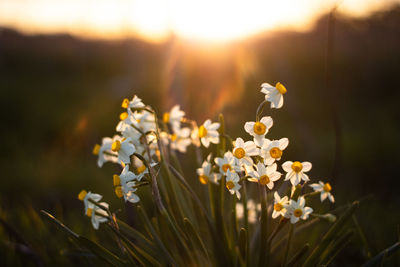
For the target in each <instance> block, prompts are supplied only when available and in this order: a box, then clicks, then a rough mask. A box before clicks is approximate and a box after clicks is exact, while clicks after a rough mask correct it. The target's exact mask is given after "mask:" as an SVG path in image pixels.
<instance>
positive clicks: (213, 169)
mask: <svg viewBox="0 0 400 267" xmlns="http://www.w3.org/2000/svg"><path fill="white" fill-rule="evenodd" d="M261 87H262V89H261V92H262V93H264V94H265V101H264V102H263V103H261V105H260V107H261V106H263V105H265V104H266V103H268V102H269V103H270V106H271V108H276V109H278V108H281V107H282V106H283V96H284V95H285V94H286V93H287V89H286V88H285V86H283V85H282V84H281V83H277V84H276V86H275V87H274V86H272V85H270V84H268V83H263V84H262V85H261ZM121 107H122V108H123V109H124V111H123V112H122V113H121V114H120V116H119V119H120V121H119V122H118V124H117V126H116V132H117V134H116V135H114V136H113V137H112V138H111V137H104V138H103V139H102V143H101V145H95V147H94V149H93V154H95V155H97V156H98V161H97V164H98V166H99V167H102V166H103V164H104V163H105V162H112V163H116V164H119V165H120V166H121V173H120V174H114V175H113V185H114V191H115V194H116V196H117V197H118V198H124V200H125V201H128V202H131V203H137V202H139V201H140V198H139V196H138V193H137V191H138V189H139V187H141V186H144V185H147V184H151V183H152V178H153V179H155V177H153V176H154V174H152V171H153V170H154V168H155V167H156V165H157V164H158V163H159V162H162V161H163V150H164V149H166V148H167V150H168V149H169V150H172V151H179V152H181V153H185V152H186V151H187V148H188V146H190V145H192V144H193V145H194V146H195V147H200V146H201V145H202V146H203V147H204V149H206V150H207V149H212V148H213V147H211V144H214V145H216V144H220V142H221V140H224V141H227V140H231V139H228V138H227V135H226V134H225V133H224V132H223V130H221V122H212V121H211V120H210V119H207V120H205V121H204V123H203V124H201V125H200V126H197V124H196V123H195V122H194V121H190V120H188V119H187V118H185V112H184V111H182V110H181V109H180V107H179V106H178V105H176V106H174V107H172V109H171V110H170V111H169V112H165V113H164V114H163V115H162V117H161V118H160V119H159V118H157V115H156V113H155V112H154V110H153V109H152V108H151V107H149V106H147V105H145V104H144V103H143V102H142V100H141V99H140V98H138V97H137V96H136V95H135V96H134V97H133V99H132V100H129V99H124V100H123V101H122V104H121ZM260 107H259V109H260ZM259 117H260V114H258V110H257V115H256V120H255V121H248V122H245V124H244V130H245V131H246V132H247V134H248V135H249V136H248V138H249V140H245V139H243V138H242V137H237V138H236V139H235V140H234V141H232V142H230V147H231V149H229V150H226V149H223V151H221V150H218V149H217V152H216V153H215V154H213V153H212V152H211V151H210V152H209V153H208V156H207V158H206V159H205V160H204V161H203V163H202V165H201V167H199V168H198V169H197V175H198V179H199V181H200V183H201V184H203V185H205V184H208V183H211V184H214V185H218V186H221V187H225V188H226V190H228V191H229V193H230V194H232V195H236V197H237V198H238V199H240V198H241V190H243V189H242V188H243V183H246V182H253V183H257V184H258V185H259V186H260V187H261V188H262V190H265V191H266V192H267V193H268V192H271V193H272V194H273V196H274V204H273V205H271V207H270V208H271V210H272V212H271V213H272V218H277V217H279V216H282V217H283V218H286V219H290V221H291V223H296V222H297V221H299V220H300V219H303V220H306V219H307V218H308V216H309V214H311V213H312V212H313V209H312V208H310V207H307V206H305V205H306V196H307V194H306V195H303V196H302V195H301V194H299V195H298V196H293V193H292V194H290V195H284V196H282V197H281V196H280V194H279V193H278V191H279V188H278V190H276V188H277V187H278V186H277V184H278V185H279V187H280V186H281V185H282V184H283V183H284V182H285V181H290V186H292V187H293V188H294V187H296V186H300V187H303V186H304V184H306V183H307V182H309V181H310V178H309V176H308V175H307V174H306V173H308V172H309V171H310V170H311V168H312V164H311V163H310V162H307V161H303V162H301V161H286V162H284V163H283V164H280V162H281V159H282V158H283V156H284V155H283V154H284V153H283V152H284V151H285V149H286V148H287V147H288V145H289V139H288V138H286V137H283V138H280V139H278V140H272V139H269V138H268V137H267V134H268V133H269V131H270V129H271V128H272V126H273V125H274V121H273V119H272V118H271V117H270V116H263V117H261V118H259ZM214 155H215V156H214ZM284 172H285V173H286V174H285V178H284V179H281V177H282V174H283V173H284ZM279 180H281V181H282V180H283V181H282V182H280V181H279ZM310 187H311V188H313V189H314V191H315V194H320V196H321V201H323V200H325V199H326V198H328V199H329V200H330V201H331V202H334V197H333V196H332V194H331V189H332V188H331V186H330V184H329V183H323V182H319V183H318V184H311V185H310ZM274 190H275V191H274ZM281 191H282V190H281ZM272 194H271V196H272ZM79 199H81V200H82V201H83V202H84V203H85V214H87V215H88V216H91V218H92V223H93V226H94V227H95V228H96V229H97V228H98V225H99V223H101V222H105V221H107V213H105V210H104V209H101V208H99V207H98V205H95V203H98V201H100V199H101V196H100V195H98V194H92V193H90V192H86V191H82V192H81V193H80V194H79ZM249 203H250V202H249ZM249 203H248V205H250V206H249V207H248V208H249V210H251V212H250V213H251V222H255V221H256V219H257V210H256V208H255V207H256V206H257V205H255V204H254V203H253V204H249ZM99 205H100V206H102V207H103V208H105V209H108V205H107V204H106V203H104V202H103V203H99ZM238 205H239V206H238V207H239V208H238V209H239V211H240V205H242V204H238ZM257 207H258V206H257ZM241 210H243V206H241ZM238 213H239V212H238Z"/></svg>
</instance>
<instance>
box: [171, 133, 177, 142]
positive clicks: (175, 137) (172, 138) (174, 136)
mask: <svg viewBox="0 0 400 267" xmlns="http://www.w3.org/2000/svg"><path fill="white" fill-rule="evenodd" d="M176 139H178V136H177V135H176V134H172V135H171V141H172V142H174V141H176Z"/></svg>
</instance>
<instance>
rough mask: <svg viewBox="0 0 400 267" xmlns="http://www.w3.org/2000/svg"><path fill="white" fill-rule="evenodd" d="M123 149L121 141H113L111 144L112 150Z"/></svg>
mask: <svg viewBox="0 0 400 267" xmlns="http://www.w3.org/2000/svg"><path fill="white" fill-rule="evenodd" d="M120 149H121V142H120V141H118V140H117V141H115V142H114V143H112V145H111V150H112V151H114V152H118V151H119V150H120Z"/></svg>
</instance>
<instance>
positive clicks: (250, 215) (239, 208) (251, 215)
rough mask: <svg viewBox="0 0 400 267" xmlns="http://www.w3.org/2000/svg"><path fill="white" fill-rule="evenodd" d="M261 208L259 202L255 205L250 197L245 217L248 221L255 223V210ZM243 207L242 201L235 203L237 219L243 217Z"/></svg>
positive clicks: (257, 210)
mask: <svg viewBox="0 0 400 267" xmlns="http://www.w3.org/2000/svg"><path fill="white" fill-rule="evenodd" d="M260 210H261V204H260V203H258V204H257V205H256V204H255V203H254V201H253V200H252V199H249V200H248V201H247V219H248V221H249V223H256V221H257V212H259V211H260ZM243 215H244V209H243V204H242V203H240V202H239V203H236V218H238V219H239V220H240V219H242V218H243Z"/></svg>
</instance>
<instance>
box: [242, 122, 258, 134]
mask: <svg viewBox="0 0 400 267" xmlns="http://www.w3.org/2000/svg"><path fill="white" fill-rule="evenodd" d="M254 124H255V122H254V121H249V122H246V123H245V124H244V129H245V131H246V132H247V133H249V134H250V135H254Z"/></svg>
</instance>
